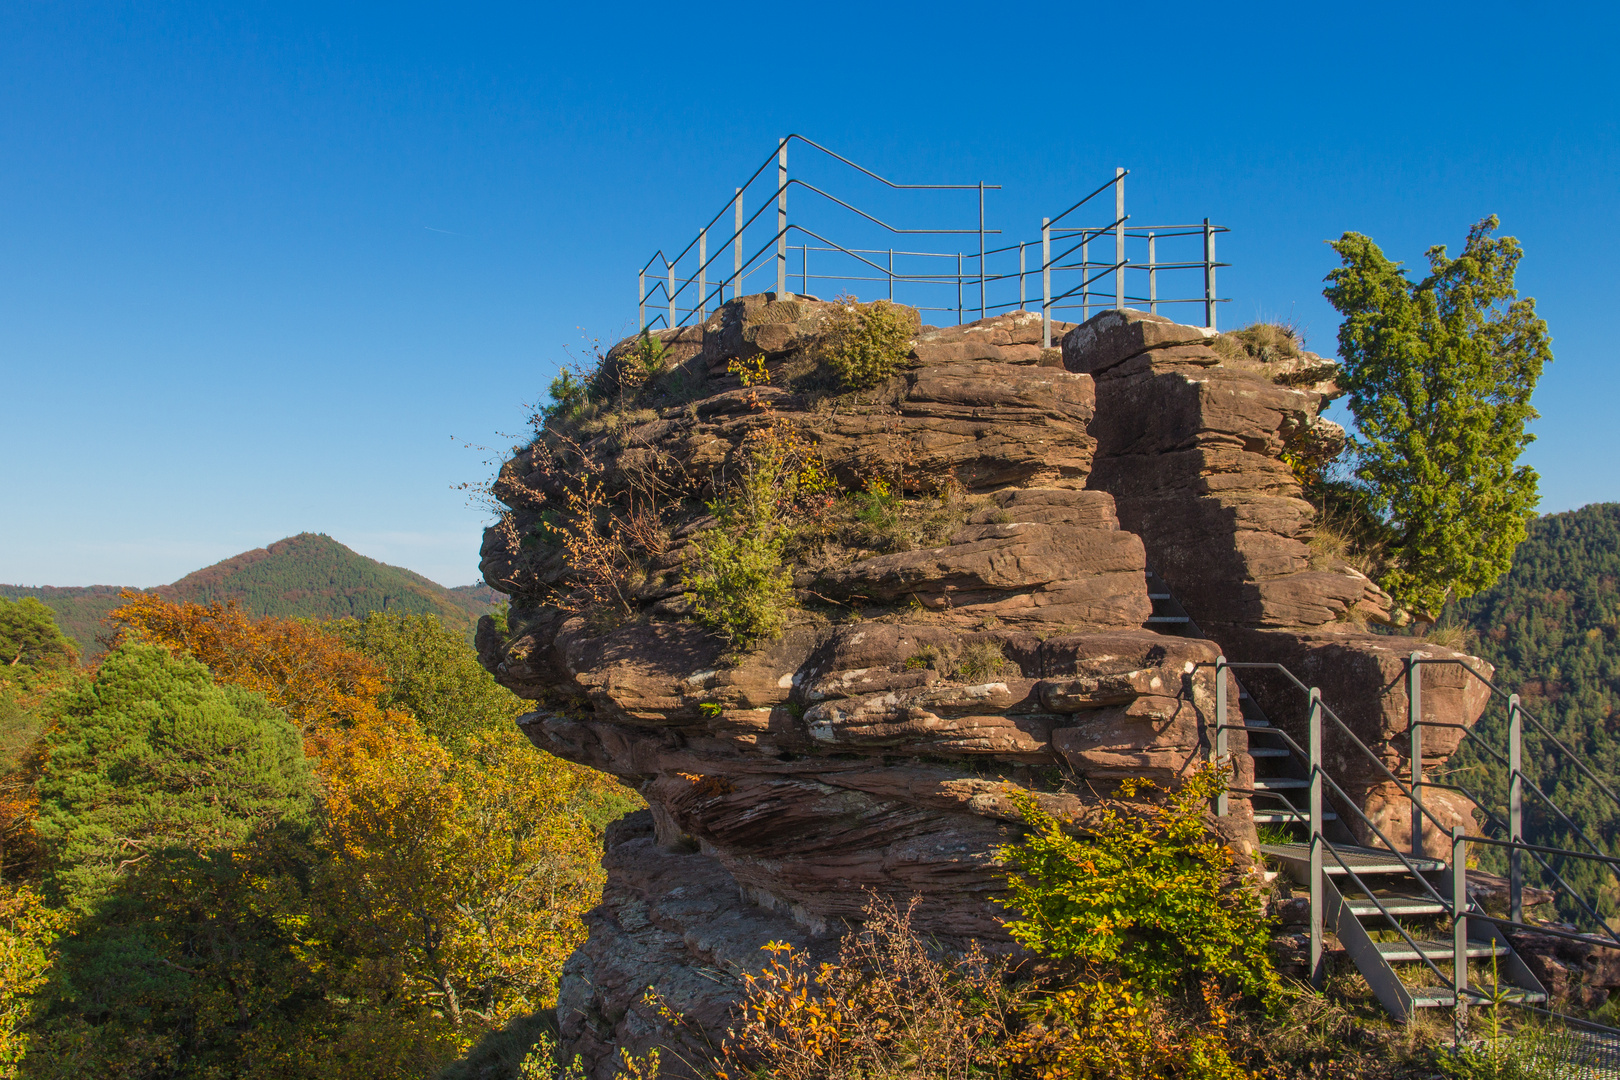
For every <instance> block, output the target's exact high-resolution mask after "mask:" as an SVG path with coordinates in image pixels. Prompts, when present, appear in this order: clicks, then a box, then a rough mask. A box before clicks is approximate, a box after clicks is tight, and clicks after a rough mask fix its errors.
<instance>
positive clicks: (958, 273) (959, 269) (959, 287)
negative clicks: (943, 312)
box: [956, 251, 964, 326]
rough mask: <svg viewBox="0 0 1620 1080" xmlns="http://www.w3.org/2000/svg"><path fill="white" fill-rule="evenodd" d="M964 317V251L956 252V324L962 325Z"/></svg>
mask: <svg viewBox="0 0 1620 1080" xmlns="http://www.w3.org/2000/svg"><path fill="white" fill-rule="evenodd" d="M963 321H964V320H963V318H962V253H961V252H960V251H958V252H957V253H956V325H957V326H961V325H962V323H963Z"/></svg>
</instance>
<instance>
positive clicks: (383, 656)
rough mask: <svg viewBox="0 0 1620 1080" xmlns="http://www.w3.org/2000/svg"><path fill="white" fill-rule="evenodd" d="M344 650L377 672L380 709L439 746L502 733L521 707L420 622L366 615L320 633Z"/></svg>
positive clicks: (459, 649)
mask: <svg viewBox="0 0 1620 1080" xmlns="http://www.w3.org/2000/svg"><path fill="white" fill-rule="evenodd" d="M328 629H329V630H330V631H331V633H332V634H333V635H335V636H336V637H337V639H338V640H339V641H341V642H342V643H343V644H344V645H345V646H346V647H348V648H349V649H352V650H354V651H356V652H359V653H362V654H364V655H365V656H367V657H369V658H370V659H372V660H373V661H375V662H376V663H377V664H379V665H380V666H381V667H382V672H383V678H384V680H385V686H386V689H385V690H384V691H383V692H382V693H381V694H380V695H379V696H378V703H379V704H380V705H381V706H382V707H383V708H385V709H399V710H403V711H405V712H408V713H410V714H411V715H412V716H414V717H416V719H417V722H418V723H420V724H421V725H422V727H423V729H424V730H425V731H426V732H427V733H428V734H429V735H432V736H433V737H434V738H436V739H438V740H439V741H440V742H442V743H443V744H444V745H445V746H447V747H450V748H452V749H457V748H459V747H460V746H461V745H462V744H463V743H464V742H465V741H466V740H467V738H468V737H469V736H471V735H474V734H477V733H479V732H490V731H494V730H496V729H505V728H510V727H511V725H512V721H513V720H514V719H515V718H516V717H517V716H518V715H519V714H520V713H523V712H524V711H526V706H525V705H524V704H523V702H522V701H520V700H518V698H517V696H516V695H514V694H513V693H512V692H511V691H510V690H508V689H506V688H505V687H504V686H501V685H500V684H499V683H497V682H496V681H495V679H494V677H493V676H491V675H490V673H489V672H487V671H485V670H484V667H483V665H482V664H480V663H479V662H478V658H477V657H476V656H475V655H474V654H473V653H472V651H471V650H470V649H468V648H467V643H466V642H465V641H463V640H462V639H461V637H460V635H458V634H453V633H451V632H450V631H449V630H447V629H446V628H445V626H444V624H443V623H441V622H440V621H439V620H438V619H435V618H432V617H431V616H426V615H395V614H391V613H387V614H385V613H383V612H380V611H379V612H373V613H371V614H370V615H367V616H366V617H365V618H364V619H361V620H358V621H357V620H353V619H345V620H343V621H341V622H335V623H332V624H330V626H329V628H328Z"/></svg>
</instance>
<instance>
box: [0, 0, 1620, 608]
mask: <svg viewBox="0 0 1620 1080" xmlns="http://www.w3.org/2000/svg"><path fill="white" fill-rule="evenodd" d="M1617 23H1620V20H1617V17H1616V15H1615V8H1614V7H1613V5H1597V4H1589V5H1529V4H1522V3H1521V4H1512V5H1505V4H1466V5H1464V4H1456V5H1438V4H1413V3H1409V2H1408V3H1402V4H1398V5H1395V4H1387V5H1386V4H1356V5H1318V4H1300V3H1297V2H1296V3H1290V4H1286V5H1275V6H1265V7H1261V6H1257V5H1256V6H1249V7H1247V8H1242V9H1240V8H1237V7H1234V6H1232V5H1213V4H1204V3H1200V4H1189V5H1177V4H1157V5H1146V6H1144V5H1138V4H1106V5H1102V4H1096V5H1094V4H1083V5H1082V4H1074V3H1064V4H1055V5H1051V6H1049V7H1044V8H1042V7H1038V6H1035V5H1010V6H1009V5H994V4H979V5H971V6H968V5H953V4H938V3H935V4H927V5H915V6H910V7H902V6H898V5H895V6H880V5H865V6H860V5H857V6H850V5H804V4H796V5H770V4H749V5H739V6H737V7H735V8H730V9H727V8H722V7H719V6H703V5H691V4H669V5H661V6H659V7H656V8H652V7H639V6H635V5H622V4H567V5H524V6H521V7H516V6H514V7H512V8H509V9H498V8H494V7H483V8H481V9H478V10H475V9H473V8H472V7H471V6H469V5H445V6H442V7H438V8H426V7H414V6H408V5H407V6H401V5H397V4H395V5H386V6H384V5H378V6H375V7H364V6H357V5H332V4H320V5H301V4H295V3H285V2H283V3H277V4H273V5H271V4H263V5H254V4H240V5H206V6H205V5H186V4H172V3H171V4H163V3H142V4H101V3H94V2H81V3H73V4H46V3H33V2H14V3H10V4H6V5H4V6H3V7H0V220H3V226H0V395H3V397H0V401H3V408H0V455H3V459H4V462H5V477H6V485H5V486H6V498H5V501H4V507H5V509H4V511H3V516H0V581H3V582H10V583H22V584H56V585H77V584H90V583H108V584H133V585H153V584H158V583H162V582H167V581H171V580H173V579H175V578H176V577H179V576H180V575H182V574H184V573H186V572H187V571H190V570H192V569H195V568H197V567H199V566H202V565H204V564H207V563H209V562H213V561H215V560H217V559H220V558H224V557H226V556H229V555H232V554H234V553H236V552H238V551H242V550H244V549H247V548H251V547H256V546H260V545H263V544H266V543H268V542H270V541H273V540H276V539H278V538H280V537H282V536H286V535H288V534H291V533H295V532H300V531H305V530H308V531H319V532H326V533H329V534H331V535H332V536H334V537H336V538H337V539H339V540H341V541H343V542H344V543H347V544H349V545H350V546H352V547H354V548H356V549H357V550H359V551H361V552H363V553H365V554H367V555H371V556H373V557H375V558H380V559H383V560H385V561H388V562H392V563H396V564H401V565H404V566H408V567H411V568H413V569H415V570H418V571H420V572H422V573H425V574H427V575H428V576H429V577H432V578H434V579H435V580H438V581H441V582H443V583H445V584H449V585H455V584H464V583H466V582H469V581H472V580H474V579H475V578H476V575H477V553H478V542H479V532H480V527H481V525H482V518H481V515H480V512H479V511H478V510H477V509H475V508H472V507H469V506H468V505H467V502H466V498H465V496H464V494H463V493H461V492H458V491H455V490H453V485H454V484H456V483H458V482H461V481H466V480H476V479H478V478H479V477H480V476H482V475H485V474H486V473H487V469H486V466H485V464H484V459H485V457H486V455H484V454H481V453H479V452H477V451H476V450H469V449H466V448H465V447H464V446H463V443H466V442H472V443H477V444H482V445H485V446H490V447H495V448H500V447H504V446H509V445H510V443H511V441H512V438H511V437H512V436H515V435H516V434H517V433H519V432H520V430H521V428H522V424H523V417H524V415H525V412H524V409H523V403H524V402H532V401H535V400H536V399H537V398H538V397H539V396H540V395H541V394H542V393H543V390H544V387H545V385H546V384H547V382H548V381H549V379H550V378H551V376H552V375H553V374H554V373H555V370H556V367H557V364H558V363H559V362H560V361H563V360H566V359H567V357H566V356H565V354H564V352H563V346H564V345H566V344H568V343H570V342H577V341H578V340H579V338H580V336H581V329H580V328H584V330H585V331H586V332H588V333H589V334H590V335H592V336H601V337H608V338H611V337H616V336H618V335H620V334H621V333H624V332H627V331H628V330H629V329H630V328H631V325H630V324H631V323H632V321H633V319H634V298H635V292H634V287H635V283H634V271H635V268H636V267H637V266H639V265H640V264H641V263H642V262H643V260H645V259H646V257H647V256H648V255H649V254H650V253H651V252H652V251H653V250H654V249H655V248H656V247H658V246H660V245H664V244H668V243H670V242H672V241H673V242H676V243H677V244H679V243H684V242H685V240H686V239H687V238H688V237H689V235H690V232H691V230H692V229H694V228H695V227H696V225H697V224H699V219H700V218H706V217H707V216H708V215H709V214H711V213H712V212H713V211H714V210H715V209H716V208H718V206H719V205H721V204H722V203H724V201H725V199H726V198H727V196H729V194H730V192H731V189H732V188H733V186H735V185H736V184H738V183H740V182H741V180H742V178H743V176H744V175H746V173H747V171H749V170H751V169H752V168H753V167H754V166H755V165H756V164H757V163H758V162H759V161H760V160H762V159H763V157H764V156H765V155H766V154H767V153H768V152H769V150H770V148H771V147H772V146H774V145H775V141H776V138H777V137H778V136H779V135H783V134H787V133H788V132H793V131H797V132H802V133H804V134H807V135H809V136H811V137H812V138H815V139H817V140H819V141H821V142H823V143H825V144H827V145H829V146H830V147H832V148H833V149H836V150H839V151H841V152H843V153H845V154H847V155H849V156H851V157H853V158H855V159H857V160H859V161H861V162H863V163H865V164H868V165H870V166H871V167H873V168H875V169H878V170H879V171H881V172H884V173H886V174H889V175H892V176H894V177H895V178H896V179H900V180H921V181H935V182H968V183H972V182H975V181H978V180H981V179H982V180H986V181H989V182H993V183H1000V184H1002V185H1004V186H1005V190H1004V192H1002V193H999V194H998V195H996V196H995V197H994V199H993V200H992V202H993V206H992V215H993V216H994V217H996V218H998V220H997V222H996V223H997V224H1001V225H1003V226H1004V227H1007V228H1009V229H1013V228H1016V229H1017V230H1019V231H1020V232H1022V233H1026V234H1027V233H1032V232H1034V231H1035V230H1036V229H1038V226H1039V217H1040V215H1041V214H1043V213H1048V214H1049V213H1052V212H1053V210H1052V208H1054V207H1061V206H1062V205H1065V204H1066V202H1067V201H1068V200H1070V199H1072V198H1073V197H1074V196H1075V195H1076V194H1078V193H1079V192H1080V191H1081V190H1082V189H1083V188H1085V187H1089V186H1090V185H1092V184H1094V183H1095V182H1096V181H1097V180H1099V179H1101V178H1102V177H1104V176H1106V175H1108V174H1109V173H1111V172H1112V169H1113V167H1114V166H1115V165H1124V166H1127V167H1129V168H1130V169H1131V170H1132V175H1131V181H1130V183H1131V193H1132V199H1133V204H1132V211H1133V213H1137V212H1140V213H1142V214H1145V215H1147V216H1154V215H1157V216H1158V217H1160V218H1161V219H1162V218H1165V217H1174V218H1183V219H1190V218H1195V217H1203V216H1205V215H1208V216H1211V217H1213V218H1214V219H1215V220H1217V221H1219V222H1222V223H1224V224H1226V225H1228V226H1229V227H1230V228H1231V229H1232V232H1231V233H1230V234H1229V235H1228V236H1226V237H1224V238H1223V240H1222V248H1221V257H1222V258H1223V259H1225V260H1228V261H1230V262H1232V263H1233V266H1232V268H1231V269H1230V270H1227V271H1224V272H1223V278H1222V282H1221V285H1222V290H1221V291H1222V292H1223V293H1226V294H1228V295H1230V296H1232V297H1233V298H1234V302H1233V303H1231V304H1230V305H1228V307H1227V310H1226V311H1224V312H1223V319H1224V321H1225V323H1226V324H1227V325H1231V324H1233V323H1235V322H1241V321H1248V320H1249V319H1251V318H1252V317H1254V316H1257V315H1268V316H1283V317H1290V318H1293V319H1295V320H1297V321H1298V322H1299V323H1300V324H1301V325H1303V327H1304V328H1305V329H1306V331H1307V333H1308V335H1309V339H1310V344H1311V345H1312V347H1314V348H1317V349H1318V350H1320V351H1324V352H1332V350H1333V334H1334V330H1335V328H1336V322H1335V319H1334V316H1333V313H1332V311H1331V309H1329V308H1328V307H1327V305H1326V304H1325V302H1324V301H1323V300H1322V299H1321V280H1322V277H1323V275H1324V274H1325V273H1326V272H1327V271H1328V269H1329V268H1330V267H1331V266H1332V265H1333V259H1332V255H1331V252H1329V251H1328V249H1327V248H1326V247H1325V246H1324V245H1323V243H1322V241H1323V240H1326V239H1329V238H1333V237H1337V236H1338V235H1339V234H1340V233H1341V232H1343V231H1344V230H1346V229H1354V230H1357V231H1361V232H1365V233H1368V234H1369V235H1371V236H1372V237H1373V238H1374V239H1376V240H1377V241H1378V242H1379V243H1380V244H1381V245H1383V247H1384V249H1385V250H1386V251H1387V252H1388V253H1390V254H1391V255H1392V256H1393V257H1396V258H1400V259H1403V260H1405V261H1406V262H1407V263H1408V264H1410V265H1421V261H1422V255H1423V252H1424V250H1425V249H1426V248H1427V247H1428V245H1430V244H1432V243H1441V242H1444V243H1448V244H1450V245H1451V246H1452V247H1453V250H1455V249H1457V248H1458V247H1460V245H1461V242H1462V239H1463V237H1464V235H1465V233H1466V230H1467V227H1468V225H1469V224H1470V223H1471V222H1473V221H1475V220H1477V219H1478V218H1480V217H1482V216H1484V215H1485V214H1487V213H1493V212H1494V213H1496V214H1499V215H1501V218H1502V221H1503V232H1505V233H1508V234H1512V235H1515V236H1518V237H1519V238H1520V239H1521V240H1522V241H1523V243H1524V245H1525V248H1526V251H1527V255H1526V257H1525V260H1524V262H1523V264H1522V266H1521V270H1520V276H1519V282H1520V287H1521V289H1522V291H1523V292H1525V293H1527V294H1530V295H1533V296H1535V297H1536V298H1537V300H1538V302H1539V305H1540V310H1541V312H1542V314H1543V315H1544V316H1545V317H1546V318H1547V320H1548V321H1549V323H1550V324H1551V328H1552V333H1553V336H1554V352H1555V354H1556V356H1557V361H1556V363H1555V364H1554V365H1553V366H1552V367H1551V368H1549V369H1548V371H1547V373H1546V375H1545V377H1544V378H1543V380H1542V384H1541V389H1540V391H1539V392H1538V394H1537V396H1536V404H1537V406H1538V408H1539V409H1540V410H1541V412H1542V414H1543V419H1542V420H1541V421H1540V422H1539V423H1538V424H1537V425H1536V429H1535V430H1536V431H1537V432H1538V434H1539V436H1540V441H1539V442H1538V443H1536V445H1535V446H1534V447H1532V449H1531V451H1530V453H1529V460H1530V462H1531V463H1532V464H1533V465H1534V466H1535V467H1536V468H1537V469H1538V470H1540V472H1541V475H1542V492H1543V503H1542V508H1543V509H1544V510H1548V511H1552V510H1564V509H1570V508H1573V507H1576V506H1580V505H1583V504H1585V503H1588V502H1592V501H1598V500H1615V499H1620V453H1617V452H1616V449H1615V445H1614V432H1615V429H1616V426H1617V425H1616V422H1615V419H1614V416H1615V410H1616V402H1617V401H1620V374H1617V359H1616V355H1615V345H1614V336H1615V334H1614V310H1615V297H1616V296H1617V295H1620V145H1617V140H1616V134H1617V133H1616V124H1617V116H1620V110H1617V105H1620V100H1617V99H1620V91H1617V89H1616V86H1617V84H1616V81H1615V75H1614V61H1613V56H1612V49H1613V45H1614V41H1615V37H1616V30H1617V29H1620V25H1617ZM498 433H506V437H504V438H503V437H502V435H500V434H498Z"/></svg>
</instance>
